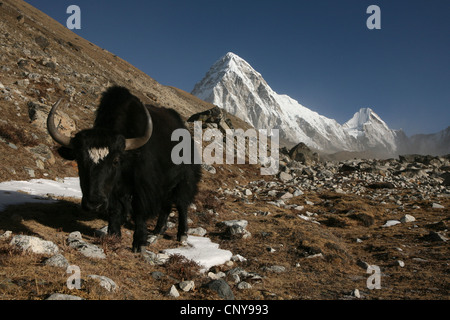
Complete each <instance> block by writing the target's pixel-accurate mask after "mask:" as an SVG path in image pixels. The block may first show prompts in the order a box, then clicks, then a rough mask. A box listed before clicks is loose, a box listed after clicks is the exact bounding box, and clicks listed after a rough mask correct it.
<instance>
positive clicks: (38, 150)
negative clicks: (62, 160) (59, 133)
mask: <svg viewBox="0 0 450 320" xmlns="http://www.w3.org/2000/svg"><path fill="white" fill-rule="evenodd" d="M28 151H30V152H31V153H33V154H34V155H35V156H36V157H39V158H40V159H42V160H44V161H46V162H48V163H50V164H55V161H56V160H55V156H54V155H53V152H52V151H51V149H50V148H49V147H48V146H47V145H45V144H42V143H41V144H39V145H37V146H36V147H32V148H28Z"/></svg>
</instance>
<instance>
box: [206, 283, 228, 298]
mask: <svg viewBox="0 0 450 320" xmlns="http://www.w3.org/2000/svg"><path fill="white" fill-rule="evenodd" d="M206 287H207V288H208V289H209V290H212V291H214V292H216V293H217V294H218V295H219V297H221V298H222V299H226V300H234V294H233V291H231V288H230V286H229V285H228V283H227V282H226V281H225V280H223V279H218V280H212V281H210V282H208V283H207V284H206Z"/></svg>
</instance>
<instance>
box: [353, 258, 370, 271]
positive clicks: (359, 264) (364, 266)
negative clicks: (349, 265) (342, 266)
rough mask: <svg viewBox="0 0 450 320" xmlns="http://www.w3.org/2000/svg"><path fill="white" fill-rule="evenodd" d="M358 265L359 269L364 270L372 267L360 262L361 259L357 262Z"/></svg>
mask: <svg viewBox="0 0 450 320" xmlns="http://www.w3.org/2000/svg"><path fill="white" fill-rule="evenodd" d="M356 264H357V265H358V266H359V267H361V268H363V269H364V270H367V268H368V267H370V265H369V264H368V263H367V262H365V261H362V260H360V259H358V260H357V261H356Z"/></svg>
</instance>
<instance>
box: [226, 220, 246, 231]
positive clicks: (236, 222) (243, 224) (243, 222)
mask: <svg viewBox="0 0 450 320" xmlns="http://www.w3.org/2000/svg"><path fill="white" fill-rule="evenodd" d="M222 224H223V225H225V226H226V227H234V226H237V227H241V228H244V229H245V228H247V225H248V221H247V220H228V221H222Z"/></svg>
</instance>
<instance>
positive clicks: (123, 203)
mask: <svg viewBox="0 0 450 320" xmlns="http://www.w3.org/2000/svg"><path fill="white" fill-rule="evenodd" d="M110 201H113V202H112V205H111V206H110V207H112V208H113V209H111V210H108V234H109V235H113V236H117V237H120V236H121V232H120V227H121V226H122V224H123V223H124V222H125V218H126V214H127V213H128V211H129V200H128V199H126V198H123V199H120V200H117V201H116V200H112V199H111V200H110Z"/></svg>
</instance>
